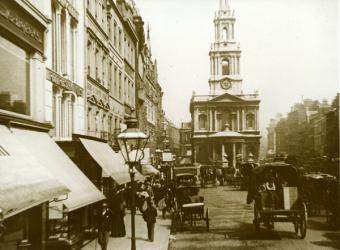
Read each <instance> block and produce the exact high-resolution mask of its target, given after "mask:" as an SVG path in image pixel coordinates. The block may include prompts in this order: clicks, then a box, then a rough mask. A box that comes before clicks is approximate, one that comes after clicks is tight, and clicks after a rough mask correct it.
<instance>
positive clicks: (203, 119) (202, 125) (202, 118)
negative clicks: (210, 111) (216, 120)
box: [198, 114, 207, 129]
mask: <svg viewBox="0 0 340 250" xmlns="http://www.w3.org/2000/svg"><path fill="white" fill-rule="evenodd" d="M198 122H199V129H207V115H205V114H200V115H199V116H198Z"/></svg>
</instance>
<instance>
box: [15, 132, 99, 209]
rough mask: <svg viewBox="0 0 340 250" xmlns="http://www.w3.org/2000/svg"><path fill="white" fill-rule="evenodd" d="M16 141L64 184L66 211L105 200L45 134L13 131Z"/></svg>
mask: <svg viewBox="0 0 340 250" xmlns="http://www.w3.org/2000/svg"><path fill="white" fill-rule="evenodd" d="M13 131H14V135H16V137H17V139H18V141H20V142H21V143H22V144H23V145H25V146H26V147H27V148H28V149H29V151H30V153H31V154H32V155H33V156H35V157H36V158H37V159H38V160H39V161H40V162H41V163H42V164H43V165H44V166H46V167H47V168H48V169H49V170H50V172H52V174H53V176H55V177H56V178H57V179H58V180H59V181H60V182H61V183H63V184H65V185H66V186H67V187H68V188H69V189H70V190H71V192H70V193H69V195H68V198H67V199H66V200H64V201H63V203H64V205H65V206H66V207H67V209H68V211H73V210H76V209H78V208H81V207H84V206H87V205H89V204H92V203H95V202H98V201H100V200H103V199H105V196H104V195H103V194H102V193H101V192H100V191H99V190H98V189H97V188H96V186H95V185H94V184H93V183H92V182H91V181H90V180H89V179H88V178H87V177H86V176H85V175H84V174H83V172H82V171H81V170H80V169H79V168H78V167H77V166H76V165H75V164H74V163H73V161H72V160H71V159H70V158H69V157H68V156H67V155H66V154H65V153H64V151H62V149H61V148H60V147H59V146H58V145H57V144H56V143H55V142H54V140H53V139H52V138H50V136H49V135H48V134H47V133H44V132H37V131H31V130H22V129H13Z"/></svg>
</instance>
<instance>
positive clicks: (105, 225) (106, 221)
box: [98, 203, 111, 250]
mask: <svg viewBox="0 0 340 250" xmlns="http://www.w3.org/2000/svg"><path fill="white" fill-rule="evenodd" d="M110 217H111V210H110V209H109V207H108V205H107V204H106V203H103V207H102V212H101V214H100V217H99V228H98V243H99V245H100V246H101V248H102V250H106V249H107V244H108V242H109V231H110Z"/></svg>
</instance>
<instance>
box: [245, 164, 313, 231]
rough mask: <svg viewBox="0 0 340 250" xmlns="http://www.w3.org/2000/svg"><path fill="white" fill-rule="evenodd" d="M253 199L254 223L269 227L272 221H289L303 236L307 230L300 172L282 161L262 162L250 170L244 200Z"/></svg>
mask: <svg viewBox="0 0 340 250" xmlns="http://www.w3.org/2000/svg"><path fill="white" fill-rule="evenodd" d="M253 200H254V201H255V203H254V221H253V223H254V226H255V230H256V231H257V232H258V231H259V230H260V224H261V223H264V224H265V226H267V227H268V229H273V228H274V222H292V223H293V225H294V230H295V233H296V234H298V233H299V232H300V237H301V238H304V237H305V236H306V232H307V208H306V204H305V203H304V201H303V199H302V194H301V187H300V181H299V173H298V171H297V169H296V168H294V167H293V166H291V165H289V164H286V163H284V162H274V163H268V164H264V165H262V166H259V167H256V168H254V169H253V170H252V174H251V177H250V184H249V189H248V197H247V203H248V204H249V203H251V202H252V201H253Z"/></svg>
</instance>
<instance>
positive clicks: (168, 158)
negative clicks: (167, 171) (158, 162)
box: [162, 152, 173, 161]
mask: <svg viewBox="0 0 340 250" xmlns="http://www.w3.org/2000/svg"><path fill="white" fill-rule="evenodd" d="M162 160H163V161H173V159H172V153H170V152H163V154H162Z"/></svg>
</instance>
